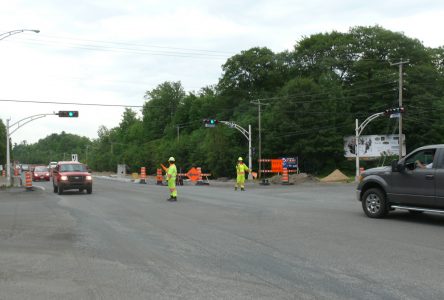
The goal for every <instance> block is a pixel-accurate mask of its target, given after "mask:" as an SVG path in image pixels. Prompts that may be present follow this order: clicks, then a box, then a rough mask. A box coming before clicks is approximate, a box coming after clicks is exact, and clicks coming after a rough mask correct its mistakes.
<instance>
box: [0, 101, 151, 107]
mask: <svg viewBox="0 0 444 300" xmlns="http://www.w3.org/2000/svg"><path fill="white" fill-rule="evenodd" d="M0 102H16V103H35V104H61V105H66V104H69V105H82V106H104V107H132V108H143V105H124V104H102V103H81V102H59V101H37V100H18V99H0ZM150 107H152V106H150ZM159 107H160V106H159Z"/></svg>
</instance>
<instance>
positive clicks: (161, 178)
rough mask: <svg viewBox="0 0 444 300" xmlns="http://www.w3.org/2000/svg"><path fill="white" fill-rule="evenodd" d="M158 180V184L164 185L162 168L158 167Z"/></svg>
mask: <svg viewBox="0 0 444 300" xmlns="http://www.w3.org/2000/svg"><path fill="white" fill-rule="evenodd" d="M156 181H157V184H158V185H163V175H162V169H157V175H156Z"/></svg>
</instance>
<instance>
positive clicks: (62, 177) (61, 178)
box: [60, 175, 68, 180]
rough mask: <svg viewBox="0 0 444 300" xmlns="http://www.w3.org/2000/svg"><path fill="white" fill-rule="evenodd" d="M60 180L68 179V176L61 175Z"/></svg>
mask: <svg viewBox="0 0 444 300" xmlns="http://www.w3.org/2000/svg"><path fill="white" fill-rule="evenodd" d="M60 180H68V176H65V175H63V176H61V177H60Z"/></svg>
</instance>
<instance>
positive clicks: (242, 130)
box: [219, 121, 253, 180]
mask: <svg viewBox="0 0 444 300" xmlns="http://www.w3.org/2000/svg"><path fill="white" fill-rule="evenodd" d="M219 123H222V124H225V125H227V126H228V127H230V128H235V129H237V130H238V131H239V132H240V133H242V134H243V136H244V137H245V138H246V139H247V140H248V168H249V169H250V172H249V173H248V179H249V180H251V179H253V175H252V174H251V168H252V167H253V159H252V151H251V138H252V136H251V125H248V131H247V130H246V129H245V128H243V127H241V126H239V125H237V124H236V123H234V122H230V121H219Z"/></svg>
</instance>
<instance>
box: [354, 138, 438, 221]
mask: <svg viewBox="0 0 444 300" xmlns="http://www.w3.org/2000/svg"><path fill="white" fill-rule="evenodd" d="M356 192H357V198H358V200H359V201H361V202H362V208H363V210H364V212H365V214H366V215H367V216H369V217H370V218H382V217H384V216H385V215H387V213H388V212H389V211H390V210H394V209H405V210H408V211H409V212H411V213H414V214H417V213H421V212H427V211H428V212H438V213H444V144H443V145H432V146H425V147H421V148H419V149H416V150H415V151H413V152H412V153H410V154H409V155H407V156H406V157H404V158H403V159H401V160H399V161H393V162H392V165H391V167H380V168H373V169H369V170H366V171H365V172H363V173H362V174H361V178H360V183H359V185H358V188H357V191H356Z"/></svg>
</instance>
